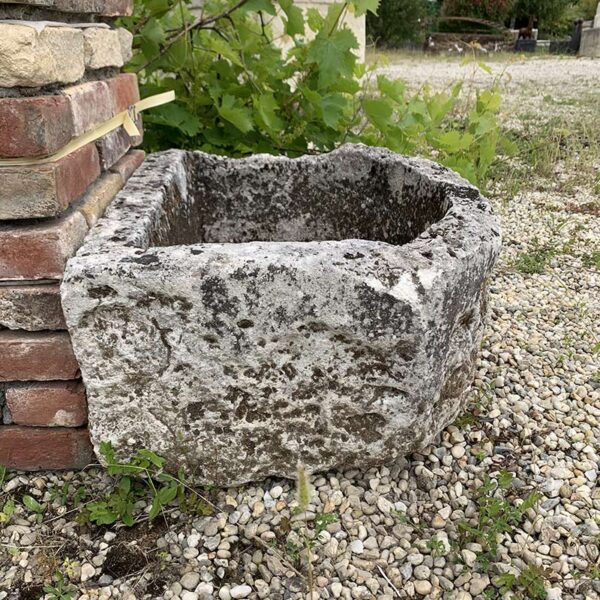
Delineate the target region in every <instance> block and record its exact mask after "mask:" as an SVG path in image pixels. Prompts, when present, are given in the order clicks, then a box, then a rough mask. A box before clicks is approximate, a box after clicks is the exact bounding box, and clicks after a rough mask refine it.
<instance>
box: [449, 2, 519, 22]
mask: <svg viewBox="0 0 600 600" xmlns="http://www.w3.org/2000/svg"><path fill="white" fill-rule="evenodd" d="M514 5H515V0H444V5H443V9H442V10H443V13H444V14H445V15H448V16H457V17H476V18H480V19H488V20H490V21H496V22H498V23H502V22H503V21H504V20H505V19H506V18H507V17H508V15H509V14H510V12H511V10H512V9H513V7H514Z"/></svg>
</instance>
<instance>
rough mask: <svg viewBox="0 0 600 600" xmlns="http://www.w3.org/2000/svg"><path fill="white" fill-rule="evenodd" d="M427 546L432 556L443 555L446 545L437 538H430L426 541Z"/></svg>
mask: <svg viewBox="0 0 600 600" xmlns="http://www.w3.org/2000/svg"><path fill="white" fill-rule="evenodd" d="M427 548H429V550H430V551H431V555H432V556H433V557H438V556H444V554H445V553H446V545H445V544H444V542H442V540H438V539H437V538H431V539H430V540H429V541H428V542H427Z"/></svg>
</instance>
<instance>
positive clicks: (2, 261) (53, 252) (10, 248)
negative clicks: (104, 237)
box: [0, 211, 89, 281]
mask: <svg viewBox="0 0 600 600" xmlns="http://www.w3.org/2000/svg"><path fill="white" fill-rule="evenodd" d="M88 229H89V227H88V224H87V221H86V219H85V218H84V217H83V215H82V214H81V213H79V212H78V211H72V212H69V213H68V214H67V215H65V216H63V217H61V218H59V219H56V220H53V221H48V222H43V223H34V224H30V225H0V279H4V280H27V281H31V280H35V279H61V277H62V274H63V271H64V268H65V263H66V261H67V259H68V258H69V257H70V256H73V254H74V253H75V252H76V250H77V248H79V246H80V245H81V243H82V242H83V239H84V238H85V234H86V233H87V231H88Z"/></svg>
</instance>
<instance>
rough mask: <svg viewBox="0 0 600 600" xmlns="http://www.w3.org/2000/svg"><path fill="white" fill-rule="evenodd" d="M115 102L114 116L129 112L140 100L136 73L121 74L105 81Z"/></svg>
mask: <svg viewBox="0 0 600 600" xmlns="http://www.w3.org/2000/svg"><path fill="white" fill-rule="evenodd" d="M105 83H106V85H107V86H108V87H109V89H110V92H111V97H112V100H113V114H117V113H120V112H122V111H124V110H127V108H129V106H131V105H132V104H135V103H136V102H137V101H138V100H139V99H140V91H139V88H138V81H137V75H136V74H135V73H121V74H120V75H118V76H117V77H111V78H110V79H106V80H105Z"/></svg>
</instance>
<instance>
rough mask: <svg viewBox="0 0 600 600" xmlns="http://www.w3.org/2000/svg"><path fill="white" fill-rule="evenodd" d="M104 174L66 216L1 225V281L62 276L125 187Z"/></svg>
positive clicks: (115, 176)
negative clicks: (110, 204) (91, 231)
mask: <svg viewBox="0 0 600 600" xmlns="http://www.w3.org/2000/svg"><path fill="white" fill-rule="evenodd" d="M118 168H119V167H117V170H116V172H115V173H105V174H104V175H102V176H101V177H100V178H99V179H98V180H97V181H95V182H94V183H93V184H92V185H91V186H90V187H89V188H88V191H87V192H86V193H85V194H84V195H83V197H82V198H81V199H80V200H79V201H78V202H77V203H76V204H75V205H73V206H72V207H71V208H70V209H69V210H68V211H67V212H66V213H65V214H64V215H63V216H61V217H60V218H58V219H54V220H51V221H43V222H38V223H31V224H27V225H24V224H21V223H19V224H16V225H14V224H10V225H8V224H5V225H1V224H0V281H2V280H5V281H15V280H17V281H18V280H26V281H33V280H38V279H61V277H62V274H63V270H64V266H65V263H66V261H67V259H68V258H69V257H71V256H73V254H74V253H75V252H76V250H77V248H79V246H80V245H81V243H82V242H83V239H84V237H85V234H86V233H87V231H88V230H89V228H90V227H91V226H92V225H93V224H94V223H95V222H96V221H97V220H98V219H99V218H100V217H101V216H102V214H103V213H104V210H105V209H106V207H107V206H108V204H109V203H110V201H111V200H112V199H113V198H114V196H115V194H116V193H117V192H118V191H119V189H120V188H121V187H122V185H123V183H122V180H121V177H120V175H119V174H118V173H119V171H118Z"/></svg>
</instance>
